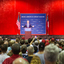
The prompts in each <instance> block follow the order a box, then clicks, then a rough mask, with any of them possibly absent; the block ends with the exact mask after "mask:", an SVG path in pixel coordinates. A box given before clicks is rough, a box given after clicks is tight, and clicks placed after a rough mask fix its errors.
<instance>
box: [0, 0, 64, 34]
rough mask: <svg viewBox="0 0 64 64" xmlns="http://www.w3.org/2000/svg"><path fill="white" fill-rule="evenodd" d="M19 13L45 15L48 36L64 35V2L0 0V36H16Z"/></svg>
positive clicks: (54, 0)
mask: <svg viewBox="0 0 64 64" xmlns="http://www.w3.org/2000/svg"><path fill="white" fill-rule="evenodd" d="M18 12H20V13H46V14H48V18H49V23H50V24H49V35H64V0H0V35H17V33H18V29H17V25H16V22H17V18H18Z"/></svg>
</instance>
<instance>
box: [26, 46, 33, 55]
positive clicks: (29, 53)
mask: <svg viewBox="0 0 64 64" xmlns="http://www.w3.org/2000/svg"><path fill="white" fill-rule="evenodd" d="M27 50H28V55H33V53H34V47H33V46H29V47H27Z"/></svg>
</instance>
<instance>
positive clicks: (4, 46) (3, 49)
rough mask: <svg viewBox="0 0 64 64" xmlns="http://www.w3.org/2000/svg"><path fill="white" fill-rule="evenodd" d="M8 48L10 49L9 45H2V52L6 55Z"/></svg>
mask: <svg viewBox="0 0 64 64" xmlns="http://www.w3.org/2000/svg"><path fill="white" fill-rule="evenodd" d="M7 47H8V46H7V44H3V45H1V50H2V52H3V53H6V51H7Z"/></svg>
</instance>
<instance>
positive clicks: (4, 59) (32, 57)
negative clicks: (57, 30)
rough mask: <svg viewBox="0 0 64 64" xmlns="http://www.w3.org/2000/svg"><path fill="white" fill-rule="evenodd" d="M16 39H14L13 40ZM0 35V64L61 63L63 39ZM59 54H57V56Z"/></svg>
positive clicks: (63, 58)
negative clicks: (13, 37) (11, 37)
mask: <svg viewBox="0 0 64 64" xmlns="http://www.w3.org/2000/svg"><path fill="white" fill-rule="evenodd" d="M15 40H16V41H15ZM15 40H11V39H8V38H4V39H3V38H2V37H1V36H0V64H63V63H64V61H63V60H64V51H63V50H64V40H60V41H57V40H56V39H55V38H50V40H49V39H42V38H41V39H39V38H38V37H33V38H29V39H27V40H25V37H22V38H21V39H20V38H16V39H15ZM58 55H59V56H58Z"/></svg>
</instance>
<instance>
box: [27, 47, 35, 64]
mask: <svg viewBox="0 0 64 64" xmlns="http://www.w3.org/2000/svg"><path fill="white" fill-rule="evenodd" d="M27 50H28V57H26V59H27V60H28V62H29V63H30V62H31V59H32V58H33V53H34V47H32V46H29V47H28V48H27Z"/></svg>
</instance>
